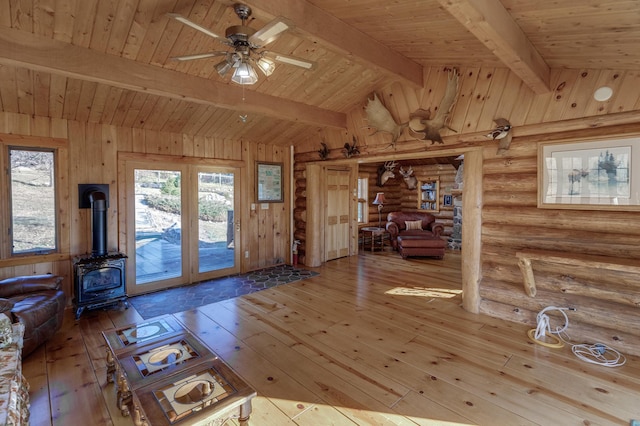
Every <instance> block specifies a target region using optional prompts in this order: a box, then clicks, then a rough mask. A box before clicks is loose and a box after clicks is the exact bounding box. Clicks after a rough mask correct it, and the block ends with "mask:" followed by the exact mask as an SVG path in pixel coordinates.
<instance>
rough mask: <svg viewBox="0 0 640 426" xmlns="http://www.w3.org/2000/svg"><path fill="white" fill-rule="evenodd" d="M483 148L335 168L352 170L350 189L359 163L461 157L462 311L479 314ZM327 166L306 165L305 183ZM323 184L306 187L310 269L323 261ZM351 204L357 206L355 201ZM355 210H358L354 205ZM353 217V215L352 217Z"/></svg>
mask: <svg viewBox="0 0 640 426" xmlns="http://www.w3.org/2000/svg"><path fill="white" fill-rule="evenodd" d="M482 151H483V148H482V147H472V148H469V147H463V148H461V147H458V148H450V149H441V150H437V151H435V150H434V151H427V152H425V153H424V154H423V155H418V154H416V153H415V152H413V153H404V154H388V155H385V156H384V157H382V156H372V157H367V158H366V159H365V158H356V159H352V160H348V161H349V162H348V163H347V165H345V163H344V162H340V163H335V164H336V165H340V166H343V165H344V166H345V167H352V168H355V172H356V176H355V177H354V179H355V182H354V184H353V188H356V185H357V169H358V167H357V165H358V163H379V162H381V161H390V160H406V159H415V158H437V157H451V156H455V155H464V164H465V166H464V191H463V193H462V217H463V218H464V220H463V222H462V229H463V233H464V238H463V239H462V254H463V257H462V271H461V272H462V305H463V307H464V309H465V310H467V311H469V312H472V313H479V312H480V301H481V298H480V281H481V280H482V271H481V268H482V264H481V250H482V196H483V192H482V191H483V189H482V173H483V172H482V169H483V164H484V160H483V154H482ZM328 166H329V165H327V164H322V165H321V164H319V163H318V162H312V163H307V165H306V175H307V182H323V180H322V169H323V167H328ZM322 186H323V185H322V184H320V185H307V200H306V201H307V223H306V229H305V231H306V237H307V239H306V245H305V249H306V253H305V255H306V257H305V265H307V266H310V267H318V266H321V265H322V263H323V262H324V260H323V257H322V253H324V247H323V245H322V238H321V235H322V232H321V231H322V225H323V222H322V217H323V214H324V212H323V211H322V206H324V199H323V196H322V194H323V192H324V191H323V190H322ZM354 204H357V203H356V202H355V201H354ZM354 208H357V206H355V207H354ZM354 217H356V215H355V214H354ZM352 234H353V235H352V238H357V223H356V224H355V227H354V229H353V232H352Z"/></svg>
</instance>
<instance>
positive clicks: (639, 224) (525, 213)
mask: <svg viewBox="0 0 640 426" xmlns="http://www.w3.org/2000/svg"><path fill="white" fill-rule="evenodd" d="M425 81H426V83H425V88H424V89H420V90H414V89H410V88H408V87H404V86H402V85H400V84H393V85H391V86H388V87H386V88H385V89H384V90H382V91H380V93H379V95H380V96H381V98H382V99H383V101H384V102H385V104H386V105H387V106H388V108H389V109H390V111H391V113H392V114H393V115H394V116H395V117H399V121H403V120H406V119H407V117H408V114H409V113H410V112H412V111H414V110H416V109H418V108H424V109H427V108H432V109H433V107H434V106H435V105H437V103H438V102H439V99H441V97H442V93H443V92H444V85H445V83H444V81H445V73H444V72H443V70H442V69H435V68H433V69H430V70H428V71H427V72H426V74H425ZM604 84H607V85H609V86H611V87H613V88H614V93H615V95H614V98H612V99H611V100H610V101H608V102H602V103H598V102H595V101H594V100H593V98H592V94H593V91H594V90H595V89H596V88H597V87H599V86H601V85H604ZM551 88H552V92H551V93H549V94H546V95H534V94H533V93H531V92H530V91H529V90H528V89H527V88H526V87H524V86H523V85H522V84H521V83H520V82H519V80H518V79H517V77H515V76H514V75H513V74H511V73H510V72H508V71H505V70H500V69H463V70H461V81H460V89H459V95H458V100H457V103H456V105H455V106H454V109H453V110H452V116H451V120H450V125H451V127H452V128H453V129H455V130H456V131H457V132H458V133H452V132H446V131H445V134H446V135H447V136H446V137H445V145H434V146H432V145H430V144H428V145H426V144H424V143H417V142H416V141H414V140H411V139H409V138H407V137H405V139H404V140H403V139H401V140H400V141H398V143H397V144H396V149H395V150H393V149H388V148H387V146H388V144H389V139H388V138H389V137H388V135H384V134H376V135H374V136H371V133H372V131H371V129H368V128H367V127H366V124H367V123H366V116H365V114H364V112H363V111H362V109H357V110H355V111H353V113H352V114H351V115H350V117H349V123H350V128H349V132H350V133H353V134H355V135H356V137H357V138H358V140H359V142H360V145H359V146H360V147H361V152H362V154H361V156H360V157H370V158H371V159H376V160H379V161H380V162H382V161H384V160H388V159H390V157H391V156H393V155H402V154H403V153H408V152H412V153H414V154H412V156H415V157H416V158H418V157H420V156H433V155H435V153H436V152H437V151H438V150H441V149H448V148H455V147H465V146H478V145H480V144H481V145H483V147H484V149H483V157H484V161H483V164H484V165H483V168H482V172H483V176H481V177H480V176H477V177H476V178H482V182H483V199H482V230H481V235H482V258H481V259H482V260H481V272H482V278H481V282H480V302H479V304H480V306H479V309H480V312H482V313H485V314H488V315H491V316H496V317H500V318H504V319H507V320H512V321H516V322H524V323H527V324H530V325H531V326H532V327H533V326H535V317H536V314H537V313H538V312H539V311H540V310H542V309H543V308H545V307H547V306H550V305H554V306H571V307H573V308H576V311H572V312H570V313H569V321H570V324H569V329H568V332H569V334H570V336H571V338H572V339H574V340H575V341H578V342H582V341H585V342H596V341H599V342H603V343H607V344H610V345H611V346H612V347H614V348H617V349H619V350H621V351H623V352H625V353H628V354H635V355H640V321H638V308H639V306H640V301H639V297H640V284H639V280H638V276H637V275H636V274H633V273H629V272H623V271H607V273H594V270H593V269H592V268H586V267H569V266H567V265H558V264H554V263H550V262H544V261H534V262H533V271H534V275H535V280H536V284H537V294H536V296H535V297H530V296H528V295H527V293H526V292H525V290H524V286H523V277H522V273H521V271H520V269H519V267H518V258H517V257H516V253H517V252H519V251H523V250H543V251H550V250H553V251H560V252H567V253H579V254H586V255H595V256H604V257H605V258H607V257H610V258H613V259H620V258H623V259H628V260H629V261H632V262H633V261H636V260H637V259H639V258H640V215H639V214H638V212H625V211H586V210H549V209H538V208H537V149H538V144H539V143H540V142H546V141H554V140H563V139H567V140H579V139H602V138H607V137H611V136H612V135H616V134H617V135H625V136H640V124H638V116H639V115H640V73H638V72H635V71H624V70H620V71H592V70H580V71H578V70H562V71H559V70H553V71H552V78H551ZM363 102H364V100H363ZM497 117H505V118H507V119H509V120H510V121H511V123H512V124H513V125H514V139H513V142H512V144H511V148H510V149H509V150H508V151H507V152H506V153H505V154H504V155H497V153H496V151H497V143H495V142H490V141H489V142H488V141H487V139H486V138H485V137H484V136H483V134H484V133H486V132H487V131H488V130H490V129H492V128H493V127H494V125H495V124H494V123H493V122H492V121H493V119H494V118H497ZM319 137H321V138H322V140H323V141H324V142H326V143H327V144H328V145H329V147H330V148H331V147H340V146H342V144H343V143H344V140H346V139H345V136H344V135H343V134H338V133H336V132H330V131H327V132H325V133H322V134H320V135H319ZM347 139H349V138H347ZM319 142H320V141H319V140H310V141H309V142H308V144H307V145H305V148H306V149H302V148H300V147H299V148H298V149H297V151H298V154H297V155H296V162H297V164H296V167H297V168H298V169H300V170H303V169H304V165H303V164H300V163H298V162H306V161H317V160H318V158H317V153H316V154H315V155H313V154H314V153H313V152H311V151H313V150H317V148H318V147H319V146H320V143H319ZM425 148H426V150H425ZM335 150H336V151H339V149H337V148H335ZM332 154H333V150H332ZM383 155H386V158H385V157H384V156H383ZM360 161H362V158H360ZM385 195H386V194H385ZM302 211H303V209H301V212H302ZM385 211H386V209H385ZM463 222H464V220H463ZM296 232H300V230H297V231H296ZM463 238H464V232H463ZM463 256H464V253H463ZM525 338H527V337H526V336H523V339H525Z"/></svg>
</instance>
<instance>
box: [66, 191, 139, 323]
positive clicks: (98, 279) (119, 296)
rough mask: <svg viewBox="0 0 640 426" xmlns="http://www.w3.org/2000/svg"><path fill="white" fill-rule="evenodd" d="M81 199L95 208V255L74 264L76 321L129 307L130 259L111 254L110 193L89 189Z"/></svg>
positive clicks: (92, 225)
mask: <svg viewBox="0 0 640 426" xmlns="http://www.w3.org/2000/svg"><path fill="white" fill-rule="evenodd" d="M103 186H104V185H100V187H103ZM100 189H103V190H100ZM107 191H108V186H107ZM80 198H81V200H82V199H83V198H86V199H87V200H88V202H89V206H90V208H91V235H92V251H91V255H85V256H78V257H76V258H74V260H73V272H74V291H75V298H74V305H75V308H76V319H78V318H80V315H82V312H83V311H84V310H85V309H93V308H99V307H105V306H110V305H114V304H123V305H124V307H125V308H128V307H129V303H128V302H127V295H126V293H125V276H126V259H127V256H125V255H124V254H122V253H110V252H108V251H107V209H108V192H105V191H104V188H99V187H89V188H88V189H85V191H84V192H82V190H81V191H80ZM85 201H86V200H85ZM83 205H85V203H82V201H81V203H80V206H81V207H82V206H83Z"/></svg>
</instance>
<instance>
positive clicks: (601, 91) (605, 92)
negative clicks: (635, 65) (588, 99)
mask: <svg viewBox="0 0 640 426" xmlns="http://www.w3.org/2000/svg"><path fill="white" fill-rule="evenodd" d="M612 95H613V89H611V87H608V86H602V87H599V88H598V89H596V91H595V92H593V99H595V100H596V101H598V102H604V101H608V100H609V99H611V96H612Z"/></svg>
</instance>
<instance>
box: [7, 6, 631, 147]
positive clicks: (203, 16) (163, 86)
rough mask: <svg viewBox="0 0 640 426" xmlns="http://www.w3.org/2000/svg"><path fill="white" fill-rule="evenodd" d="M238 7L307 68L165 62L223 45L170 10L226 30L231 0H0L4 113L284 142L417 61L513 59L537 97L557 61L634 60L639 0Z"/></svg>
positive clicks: (336, 123)
mask: <svg viewBox="0 0 640 426" xmlns="http://www.w3.org/2000/svg"><path fill="white" fill-rule="evenodd" d="M246 3H247V4H248V5H249V6H251V7H252V8H253V15H252V16H251V17H250V19H249V22H248V25H249V26H251V27H253V28H256V29H259V28H261V27H262V26H264V25H265V24H266V23H267V22H269V21H270V20H271V19H273V18H274V17H276V16H280V15H281V16H284V17H286V18H288V19H290V20H291V21H293V23H294V24H295V25H296V27H295V29H293V30H289V31H287V32H285V33H283V34H282V35H281V36H280V37H279V38H278V39H277V40H276V41H275V42H273V43H271V44H269V46H268V49H269V50H270V51H273V52H279V53H283V54H288V55H295V56H298V57H301V58H305V59H308V60H312V61H315V62H316V63H317V67H316V69H314V70H304V69H301V68H298V67H295V66H291V65H282V64H280V65H278V66H277V69H276V71H275V72H274V73H273V74H272V75H271V76H270V77H264V76H262V75H260V76H259V77H260V78H259V81H258V83H256V84H255V85H253V86H244V87H240V86H238V85H236V84H234V83H231V82H230V78H229V76H226V77H220V76H219V75H218V73H217V72H216V70H215V64H216V63H217V62H219V59H216V58H210V59H200V60H195V61H189V62H180V61H175V60H172V59H171V58H172V57H173V56H180V55H186V54H194V53H202V52H208V51H212V50H221V49H225V48H227V47H226V46H224V45H223V44H221V43H220V42H218V41H216V40H215V39H213V38H211V37H209V36H206V35H205V34H203V33H201V32H198V31H196V30H194V29H192V28H190V27H188V26H186V25H183V24H181V23H179V22H177V21H175V20H173V19H170V18H168V17H167V13H169V12H175V13H179V14H181V15H183V16H186V17H188V18H189V19H190V20H191V21H193V22H196V23H198V24H199V25H201V26H203V27H206V28H208V29H211V30H212V31H214V32H215V33H217V34H224V33H225V29H226V28H227V27H229V26H231V25H238V24H239V23H240V21H239V19H238V17H237V16H236V14H235V13H234V11H233V7H232V6H233V2H232V1H229V0H157V1H155V0H100V1H99V0H0V107H1V110H2V111H6V112H14V113H23V114H29V115H36V116H44V117H53V118H64V119H70V120H78V121H82V122H94V123H105V124H112V125H117V126H126V127H137V128H145V129H152V130H158V131H169V132H182V133H187V134H193V135H203V136H215V137H220V138H228V139H247V140H252V141H261V142H272V143H276V144H281V145H289V144H292V143H293V144H295V143H296V142H297V141H299V140H304V139H305V138H306V135H309V134H310V133H313V132H317V131H318V129H320V128H324V127H333V128H344V127H345V126H346V114H347V113H348V112H349V111H350V110H352V109H353V108H356V107H361V106H362V104H363V102H364V101H365V99H366V98H367V96H368V95H369V94H370V93H371V92H372V91H374V90H379V89H381V88H382V87H384V86H385V85H387V84H389V83H391V82H393V81H401V82H403V83H406V84H408V85H410V86H414V87H419V86H421V85H422V78H423V75H424V69H426V68H427V67H432V66H437V67H441V66H448V67H453V66H457V67H466V66H468V67H478V66H491V67H505V68H510V69H511V70H512V71H513V72H514V73H515V74H516V75H518V76H519V77H520V78H521V79H522V80H523V81H524V82H525V84H527V85H528V86H529V87H530V88H531V90H533V91H534V92H535V93H544V92H546V91H548V90H549V87H548V84H549V82H548V78H549V77H548V76H549V71H550V69H553V68H575V69H583V68H591V69H633V70H640V45H639V42H638V40H640V3H639V2H638V0H598V1H595V0H584V1H582V2H575V1H569V0H538V1H535V2H531V1H528V0H421V1H420V0H395V1H393V2H388V1H384V0H353V1H344V0H247V1H246ZM245 115H246V120H243V118H242V117H241V116H245Z"/></svg>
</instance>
